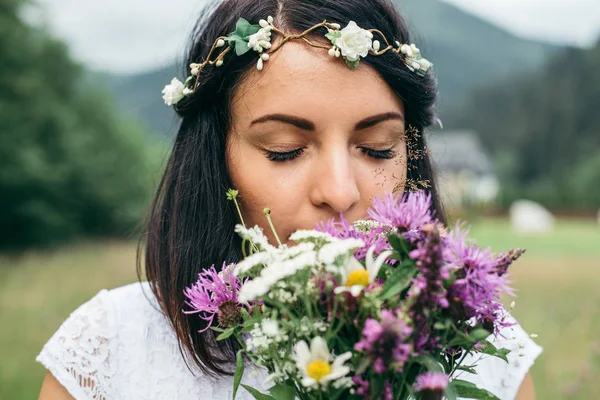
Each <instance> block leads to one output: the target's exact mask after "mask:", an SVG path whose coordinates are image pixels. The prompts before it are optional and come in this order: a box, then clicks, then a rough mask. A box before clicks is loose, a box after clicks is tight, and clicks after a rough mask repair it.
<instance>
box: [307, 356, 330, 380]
mask: <svg viewBox="0 0 600 400" xmlns="http://www.w3.org/2000/svg"><path fill="white" fill-rule="evenodd" d="M306 373H307V374H308V376H310V377H311V378H313V379H315V380H316V381H317V382H318V381H320V380H321V379H322V378H324V377H325V376H327V375H329V374H330V373H331V366H330V365H329V363H328V362H325V361H313V362H311V363H310V364H308V366H307V367H306Z"/></svg>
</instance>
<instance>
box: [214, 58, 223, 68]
mask: <svg viewBox="0 0 600 400" xmlns="http://www.w3.org/2000/svg"><path fill="white" fill-rule="evenodd" d="M215 65H216V66H217V67H220V66H221V65H223V60H218V61H217V62H216V63H215Z"/></svg>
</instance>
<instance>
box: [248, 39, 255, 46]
mask: <svg viewBox="0 0 600 400" xmlns="http://www.w3.org/2000/svg"><path fill="white" fill-rule="evenodd" d="M248 47H252V48H254V47H256V38H255V37H251V38H250V39H249V40H248Z"/></svg>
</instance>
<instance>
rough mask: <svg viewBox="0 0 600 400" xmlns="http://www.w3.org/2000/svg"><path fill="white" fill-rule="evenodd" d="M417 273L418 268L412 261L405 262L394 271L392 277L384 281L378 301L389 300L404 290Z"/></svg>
mask: <svg viewBox="0 0 600 400" xmlns="http://www.w3.org/2000/svg"><path fill="white" fill-rule="evenodd" d="M417 271H418V268H417V267H416V266H415V265H414V263H413V262H412V260H405V261H404V262H403V263H402V264H400V265H399V266H397V267H396V268H395V269H394V271H393V272H392V275H391V276H390V277H389V278H388V279H387V280H386V281H385V283H384V284H383V287H382V288H381V293H380V294H379V299H380V300H386V299H389V298H391V297H393V296H395V295H397V294H398V293H400V292H401V291H403V290H404V289H406V288H407V287H408V285H410V281H411V280H412V278H413V277H414V276H415V274H416V273H417Z"/></svg>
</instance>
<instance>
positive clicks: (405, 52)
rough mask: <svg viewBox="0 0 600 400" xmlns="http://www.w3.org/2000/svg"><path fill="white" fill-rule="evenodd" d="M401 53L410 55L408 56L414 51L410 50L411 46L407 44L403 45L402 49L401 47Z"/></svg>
mask: <svg viewBox="0 0 600 400" xmlns="http://www.w3.org/2000/svg"><path fill="white" fill-rule="evenodd" d="M400 52H401V53H402V54H406V55H409V54H408V52H411V54H412V49H411V48H410V46H409V45H407V44H403V45H402V47H400Z"/></svg>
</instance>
